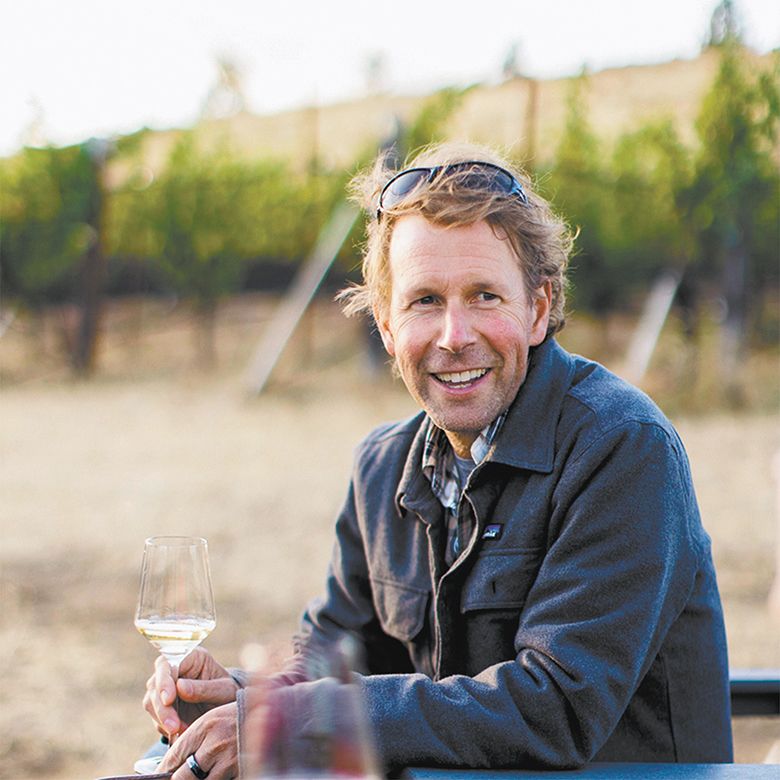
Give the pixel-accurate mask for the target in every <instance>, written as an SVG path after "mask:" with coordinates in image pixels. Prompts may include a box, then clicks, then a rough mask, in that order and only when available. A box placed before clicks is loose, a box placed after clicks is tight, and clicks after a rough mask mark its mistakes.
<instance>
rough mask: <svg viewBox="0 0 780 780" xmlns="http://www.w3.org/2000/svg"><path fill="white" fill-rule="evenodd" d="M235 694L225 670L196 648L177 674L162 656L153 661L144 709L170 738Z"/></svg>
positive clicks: (231, 681) (236, 688) (235, 685)
mask: <svg viewBox="0 0 780 780" xmlns="http://www.w3.org/2000/svg"><path fill="white" fill-rule="evenodd" d="M237 690H238V685H237V684H236V682H235V680H234V679H233V678H232V677H231V676H230V675H229V674H228V672H227V669H225V667H223V666H221V665H220V664H218V663H217V662H216V661H215V660H214V658H213V657H212V656H211V654H210V653H209V652H208V651H207V650H204V649H203V648H202V647H198V648H196V649H195V650H193V651H192V652H191V653H190V654H189V655H188V656H187V657H186V658H184V660H183V661H182V662H181V664H180V666H179V668H178V670H174V669H172V668H171V665H170V664H169V663H168V662H167V661H166V660H165V659H164V658H163V657H162V656H159V657H158V658H157V660H156V661H155V664H154V674H153V675H152V676H151V677H150V678H149V679H148V680H147V681H146V694H145V695H144V709H145V710H146V711H147V712H148V713H149V715H151V717H152V719H153V720H154V722H155V725H156V726H157V730H158V731H159V732H160V733H161V734H166V735H168V736H169V737H173V736H175V735H176V734H180V733H181V732H182V731H184V729H186V728H187V726H188V725H189V724H191V723H193V722H194V721H195V720H197V719H198V718H199V717H200V716H201V715H203V714H204V713H205V712H208V711H209V710H210V709H212V708H213V707H217V706H219V705H221V704H227V703H228V702H232V701H235V699H236V691H237ZM177 698H178V700H179V704H178V711H177V707H176V706H175V705H176V700H177ZM185 758H186V756H185Z"/></svg>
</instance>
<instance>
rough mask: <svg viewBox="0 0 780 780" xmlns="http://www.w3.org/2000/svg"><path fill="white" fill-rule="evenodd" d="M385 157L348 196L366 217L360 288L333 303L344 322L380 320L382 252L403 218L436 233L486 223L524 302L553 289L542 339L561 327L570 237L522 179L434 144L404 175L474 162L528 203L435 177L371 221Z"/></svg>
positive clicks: (384, 297) (488, 152)
mask: <svg viewBox="0 0 780 780" xmlns="http://www.w3.org/2000/svg"><path fill="white" fill-rule="evenodd" d="M387 160H388V157H387V155H386V154H383V155H380V156H379V157H378V158H377V160H376V161H375V163H374V165H373V166H372V167H371V168H369V169H368V170H366V171H363V172H362V173H359V174H358V175H357V176H355V178H354V179H353V180H352V182H351V184H350V193H351V197H352V199H353V200H355V201H357V202H358V203H359V204H360V205H361V206H362V207H363V208H364V209H365V210H366V211H368V213H369V219H368V224H367V227H366V241H365V244H364V247H363V266H362V270H363V282H362V284H353V285H351V286H349V287H347V288H346V289H344V290H342V291H341V292H340V293H339V295H338V299H339V300H340V301H341V302H342V304H343V308H344V313H345V314H346V315H347V316H352V315H356V314H371V315H376V313H383V314H384V313H386V311H387V307H388V306H389V302H390V293H391V285H392V278H391V273H390V263H389V249H390V239H391V237H392V234H393V227H394V226H395V224H396V222H397V221H398V219H399V218H400V217H402V216H404V215H406V214H421V215H422V216H424V217H425V219H427V220H428V221H430V222H431V223H433V224H435V225H440V226H450V227H467V226H469V225H473V224H475V223H477V222H481V221H482V220H485V221H486V222H487V223H488V224H490V225H491V226H492V227H493V229H494V230H496V231H497V234H499V235H502V236H506V238H507V239H508V240H509V242H510V243H511V245H512V248H513V250H514V252H515V255H516V256H517V258H518V262H519V263H520V266H521V268H522V270H523V276H524V278H525V283H526V290H527V293H528V295H529V299H530V298H533V297H534V295H535V294H536V290H538V289H539V288H540V287H542V286H543V285H544V284H545V283H546V282H549V283H550V286H551V288H552V300H551V307H550V321H549V325H548V327H547V336H551V335H552V334H554V333H557V332H558V331H559V330H560V329H561V328H562V327H563V326H564V323H565V311H564V307H565V301H566V268H567V266H568V261H569V254H570V252H571V248H572V243H573V237H572V235H571V233H570V231H569V228H568V226H567V225H566V223H565V222H564V221H563V220H561V219H560V218H559V217H557V216H556V215H555V214H554V213H553V211H552V209H551V207H550V205H549V204H548V203H547V201H546V200H544V199H543V198H541V197H540V196H539V195H537V194H536V193H535V192H534V191H533V189H532V187H531V183H530V181H529V179H528V177H527V176H526V175H525V174H524V173H522V172H521V171H520V170H519V169H518V168H517V167H516V166H514V165H513V164H512V163H511V162H510V161H509V160H507V159H505V158H504V157H503V156H502V155H501V154H499V153H498V152H496V151H494V150H493V149H491V148H489V147H485V146H481V145H475V144H455V143H451V142H449V143H441V144H436V145H433V146H429V147H426V148H425V149H423V150H422V151H421V152H419V153H418V154H417V155H415V156H414V158H413V159H412V160H410V161H409V162H408V163H407V164H406V165H405V166H404V167H406V168H416V167H433V166H435V165H441V166H446V165H451V164H453V163H461V162H469V161H475V160H477V161H481V162H487V163H491V164H493V165H498V166H500V167H501V168H505V169H506V170H508V171H509V172H510V173H511V174H512V175H513V176H514V177H515V179H517V181H518V182H520V184H521V185H522V187H523V189H524V190H525V193H526V196H527V201H528V202H527V203H523V201H522V200H521V199H520V198H517V197H507V196H506V195H504V194H501V193H494V192H490V191H485V190H474V189H473V188H469V187H459V186H458V174H457V173H453V174H452V175H447V176H438V177H436V178H435V179H434V180H433V182H431V183H430V184H428V185H426V186H424V187H419V188H418V189H416V190H413V191H412V192H411V193H409V195H408V196H407V197H406V198H403V199H402V200H401V201H400V202H399V203H397V204H395V205H393V206H392V207H391V208H387V209H383V210H382V215H381V219H377V218H376V213H377V204H378V200H379V194H380V193H381V191H382V188H383V187H384V185H385V184H386V183H387V181H388V180H389V179H390V178H391V177H392V176H393V175H394V174H395V173H396V171H395V170H394V169H392V168H390V167H389V166H388V164H387Z"/></svg>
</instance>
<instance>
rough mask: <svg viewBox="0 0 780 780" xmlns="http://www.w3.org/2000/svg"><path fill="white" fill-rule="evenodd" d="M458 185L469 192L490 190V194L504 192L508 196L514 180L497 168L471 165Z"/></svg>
mask: <svg viewBox="0 0 780 780" xmlns="http://www.w3.org/2000/svg"><path fill="white" fill-rule="evenodd" d="M458 183H459V184H460V186H461V187H464V188H466V189H469V190H490V191H491V192H504V193H506V194H507V195H508V194H509V193H510V192H511V191H512V188H513V186H514V179H513V178H512V177H511V176H510V175H509V174H508V173H507V172H506V171H503V170H501V169H499V168H493V167H492V166H487V165H481V166H479V167H476V166H473V165H472V166H470V167H469V168H468V170H467V172H466V173H465V174H464V175H463V178H462V179H460V180H459V182H458Z"/></svg>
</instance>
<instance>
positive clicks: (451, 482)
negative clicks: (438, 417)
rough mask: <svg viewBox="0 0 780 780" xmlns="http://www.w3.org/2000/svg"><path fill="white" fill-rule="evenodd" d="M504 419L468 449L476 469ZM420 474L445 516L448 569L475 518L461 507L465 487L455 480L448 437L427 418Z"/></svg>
mask: <svg viewBox="0 0 780 780" xmlns="http://www.w3.org/2000/svg"><path fill="white" fill-rule="evenodd" d="M505 419H506V412H503V413H502V414H500V415H499V416H498V417H496V419H495V420H493V422H492V423H490V425H487V426H486V427H485V428H483V429H482V431H480V434H479V436H477V438H476V439H475V440H474V443H473V444H472V445H471V459H472V460H473V461H474V466H475V467H476V466H477V465H479V464H480V463H481V462H482V461H483V460H484V459H485V456H486V455H487V454H488V451H489V450H490V447H491V445H492V444H493V441H494V440H495V438H496V436H497V435H498V432H499V430H500V429H501V426H502V425H503V423H504V420H505ZM422 470H423V474H425V476H426V477H427V478H428V480H429V481H430V483H431V490H433V493H434V495H435V496H436V498H438V499H439V501H440V502H441V504H442V506H443V507H444V509H445V511H446V512H447V546H446V548H445V553H444V559H445V561H446V563H447V565H448V566H451V565H452V563H453V562H454V561H455V560H456V559H457V557H458V555H460V553H461V552H462V550H464V549H465V547H466V546H467V544H468V540H469V539H470V538H471V534H472V532H473V530H474V518H473V517H472V514H471V511H470V507H468V505H465V506H463V507H461V501H460V500H461V497H462V495H463V488H464V487H465V485H461V484H460V480H459V478H458V470H457V467H456V465H455V453H454V452H453V450H452V447H451V446H450V443H449V441H448V439H447V435H446V434H445V433H444V431H443V430H442V429H441V428H439V427H437V426H436V425H434V423H433V421H432V420H431V419H430V418H429V419H428V430H427V431H426V434H425V446H424V447H423V456H422Z"/></svg>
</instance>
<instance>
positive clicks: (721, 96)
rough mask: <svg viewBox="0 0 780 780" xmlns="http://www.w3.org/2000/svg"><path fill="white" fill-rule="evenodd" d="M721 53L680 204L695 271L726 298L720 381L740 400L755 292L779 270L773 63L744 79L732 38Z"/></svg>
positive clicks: (778, 114)
mask: <svg viewBox="0 0 780 780" xmlns="http://www.w3.org/2000/svg"><path fill="white" fill-rule="evenodd" d="M721 51H722V53H721V57H722V59H721V64H720V68H719V71H718V74H717V77H716V79H715V82H714V83H713V86H712V88H711V90H710V92H709V93H708V94H707V95H706V97H705V99H704V101H703V103H702V107H701V111H700V114H699V117H698V121H697V132H698V136H699V141H700V148H699V151H698V155H697V158H696V163H695V173H694V178H693V182H692V184H691V186H690V188H689V189H688V191H687V192H686V193H685V203H686V206H687V214H688V218H689V219H690V221H691V224H692V228H693V230H694V233H695V236H696V244H697V246H696V250H697V251H696V271H697V275H698V277H699V279H700V280H702V281H712V282H715V284H716V285H717V286H718V287H719V289H720V291H721V296H722V299H723V301H724V302H725V306H726V314H725V320H724V323H723V330H722V333H723V338H722V348H721V352H722V359H721V368H722V382H723V385H724V387H725V389H726V391H727V393H728V394H729V396H730V397H731V399H732V400H733V401H734V402H739V367H740V364H741V361H742V357H743V354H744V348H745V342H746V332H747V326H748V322H749V320H750V318H751V314H754V313H755V311H756V307H757V306H758V305H759V304H760V300H761V296H760V293H759V291H760V290H761V289H762V287H767V286H769V287H776V284H777V276H778V271H777V268H778V246H779V245H780V244H779V243H778V221H779V220H778V218H779V217H780V214H779V213H778V203H780V198H778V195H779V194H780V174H779V173H778V169H777V164H776V158H775V156H774V155H775V154H776V150H777V143H778V123H779V122H780V61H778V60H776V61H775V67H774V69H773V70H770V71H767V72H763V73H760V74H759V75H758V76H757V77H754V78H751V77H750V76H749V75H748V69H747V64H746V62H745V50H744V49H743V48H742V47H741V46H739V44H738V43H737V42H735V41H732V42H727V43H726V44H724V46H723V47H722V50H721Z"/></svg>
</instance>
